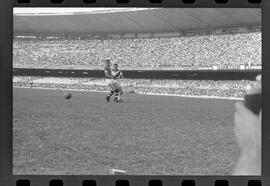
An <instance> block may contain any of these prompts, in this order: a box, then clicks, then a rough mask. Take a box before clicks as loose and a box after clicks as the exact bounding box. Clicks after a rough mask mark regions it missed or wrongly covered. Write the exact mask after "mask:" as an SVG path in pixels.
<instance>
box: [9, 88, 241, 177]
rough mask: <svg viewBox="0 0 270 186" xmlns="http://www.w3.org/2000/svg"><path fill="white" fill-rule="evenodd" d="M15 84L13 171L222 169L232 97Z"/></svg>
mask: <svg viewBox="0 0 270 186" xmlns="http://www.w3.org/2000/svg"><path fill="white" fill-rule="evenodd" d="M72 95H73V97H72V99H70V100H66V99H64V93H63V91H60V90H37V89H18V88H14V89H13V96H14V98H13V148H14V149H13V164H14V165H13V173H14V174H35V175H36V174H41V175H44V174H53V175H54V174H61V175H66V174H67V175H71V174H75V175H78V174H84V175H85V174H109V170H110V169H112V168H115V169H121V170H126V171H127V172H128V174H136V175H142V174H143V175H145V174H148V175H149V174H155V175H159V174H165V175H213V174H214V175H228V174H231V171H232V169H233V166H234V164H235V162H236V160H237V157H238V155H239V149H238V148H237V146H236V143H235V140H234V136H233V111H234V110H233V103H234V101H231V100H217V99H197V98H182V97H167V96H150V95H137V94H126V95H125V96H124V103H121V104H117V103H113V102H110V103H107V102H106V101H105V96H106V94H104V93H96V92H72Z"/></svg>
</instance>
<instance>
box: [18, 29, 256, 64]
mask: <svg viewBox="0 0 270 186" xmlns="http://www.w3.org/2000/svg"><path fill="white" fill-rule="evenodd" d="M13 46H14V50H13V66H14V67H46V68H61V67H71V66H75V67H76V66H82V67H85V68H90V67H92V66H102V65H103V62H104V59H111V60H112V62H118V63H119V64H120V67H122V68H124V67H127V68H133V69H134V68H136V67H145V68H154V67H159V68H161V67H175V68H177V67H179V68H184V69H198V68H201V67H203V68H204V67H211V68H212V67H216V68H222V69H237V68H240V66H241V65H244V66H246V67H251V66H260V65H261V32H260V31H251V32H243V33H222V34H198V33H197V34H189V35H188V34H187V35H185V36H183V37H164V38H141V39H18V38H17V39H16V38H14V44H13Z"/></svg>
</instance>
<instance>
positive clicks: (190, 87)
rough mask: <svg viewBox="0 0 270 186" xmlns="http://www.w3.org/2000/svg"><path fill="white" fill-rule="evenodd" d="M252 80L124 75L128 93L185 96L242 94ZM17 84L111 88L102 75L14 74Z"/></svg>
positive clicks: (103, 89) (102, 89)
mask: <svg viewBox="0 0 270 186" xmlns="http://www.w3.org/2000/svg"><path fill="white" fill-rule="evenodd" d="M250 83H252V82H251V81H247V80H242V81H213V80H156V79H153V80H150V79H136V80H133V79H124V80H123V83H122V85H123V90H124V92H126V93H129V92H135V93H142V94H165V95H185V96H215V97H234V98H242V97H243V96H244V90H245V88H246V86H247V85H248V84H250ZM13 85H14V86H15V87H36V88H56V89H60V90H61V89H73V90H91V91H108V90H109V88H108V87H107V85H106V84H105V82H104V80H103V79H96V78H55V77H18V76H17V77H14V78H13Z"/></svg>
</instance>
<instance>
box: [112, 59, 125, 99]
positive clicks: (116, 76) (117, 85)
mask: <svg viewBox="0 0 270 186" xmlns="http://www.w3.org/2000/svg"><path fill="white" fill-rule="evenodd" d="M111 74H112V76H113V77H114V81H113V84H114V87H115V88H116V89H117V90H119V92H115V98H114V101H115V102H122V99H121V96H122V94H123V89H122V87H121V84H120V79H121V78H123V77H124V76H123V73H122V72H121V71H120V70H119V69H118V64H117V63H115V64H113V69H112V71H111Z"/></svg>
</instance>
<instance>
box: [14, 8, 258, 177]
mask: <svg viewBox="0 0 270 186" xmlns="http://www.w3.org/2000/svg"><path fill="white" fill-rule="evenodd" d="M261 30H262V28H261V9H259V8H139V7H138V8H136V7H134V8H131V7H129V8H125V7H123V8H115V7H111V8H109V7H106V8H101V7H100V8H46V7H44V8H30V7H29V8H14V9H13V174H14V175H202V176H204V175H206V176H207V175H227V176H228V175H261V164H262V163H261V152H262V150H261V117H262V114H261V113H262V112H261V110H262V101H261V89H262V87H261V79H262V77H261V71H262V59H261V58H262V31H261Z"/></svg>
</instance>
